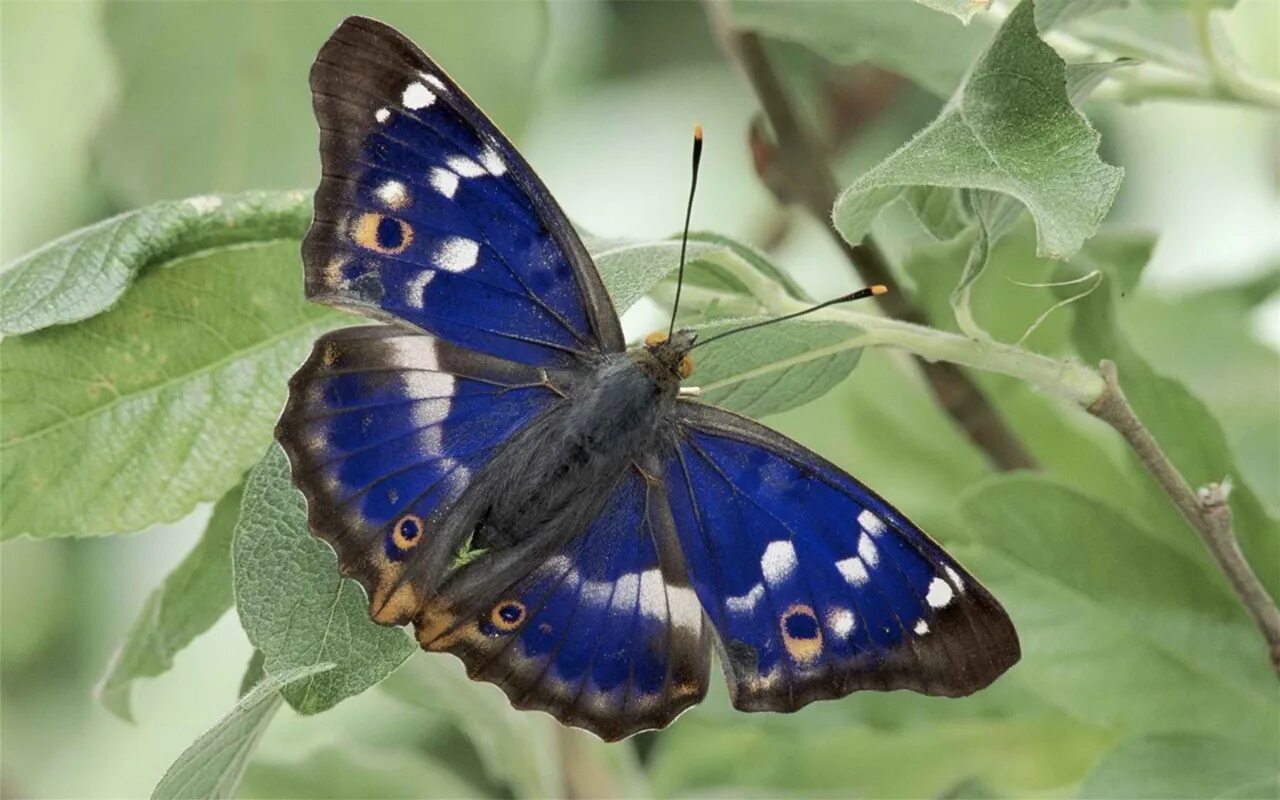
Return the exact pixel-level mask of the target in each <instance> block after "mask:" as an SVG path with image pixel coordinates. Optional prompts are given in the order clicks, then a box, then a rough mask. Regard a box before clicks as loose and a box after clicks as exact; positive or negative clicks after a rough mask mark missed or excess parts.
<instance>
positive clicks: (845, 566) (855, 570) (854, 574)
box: [836, 556, 871, 586]
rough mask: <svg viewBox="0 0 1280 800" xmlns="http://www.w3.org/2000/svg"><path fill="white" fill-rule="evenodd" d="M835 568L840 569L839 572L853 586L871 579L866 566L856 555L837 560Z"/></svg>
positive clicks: (860, 584) (861, 584)
mask: <svg viewBox="0 0 1280 800" xmlns="http://www.w3.org/2000/svg"><path fill="white" fill-rule="evenodd" d="M836 569H838V570H840V574H841V575H843V576H844V579H845V580H846V581H848V582H849V583H850V584H852V585H853V586H863V585H864V584H866V582H867V581H869V580H871V576H870V575H868V574H867V568H866V566H865V565H864V564H863V563H862V559H860V558H858V557H857V556H853V557H852V558H846V559H844V560H843V561H837V562H836Z"/></svg>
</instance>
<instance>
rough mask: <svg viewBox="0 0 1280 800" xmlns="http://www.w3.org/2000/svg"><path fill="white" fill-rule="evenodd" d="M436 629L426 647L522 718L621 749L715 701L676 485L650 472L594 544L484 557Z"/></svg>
mask: <svg viewBox="0 0 1280 800" xmlns="http://www.w3.org/2000/svg"><path fill="white" fill-rule="evenodd" d="M538 551H542V552H538ZM530 565H533V566H532V568H531V567H530ZM423 619H424V621H425V622H424V624H420V625H419V628H418V638H419V641H420V642H421V643H422V646H423V647H425V648H426V649H428V650H443V651H448V652H452V653H453V654H455V655H456V656H458V658H460V659H461V660H462V661H463V662H464V663H465V664H466V665H467V672H468V674H469V675H470V676H471V677H472V678H473V679H476V680H484V681H489V682H492V683H495V684H497V685H498V686H499V687H501V688H502V689H503V691H505V692H506V693H507V695H508V697H510V699H511V701H512V704H513V705H515V706H516V707H517V708H526V709H527V708H533V709H540V710H543V711H546V712H548V713H550V714H552V715H553V716H554V717H555V718H556V719H558V720H560V721H561V722H564V723H565V724H568V725H574V726H577V727H582V728H586V729H587V730H590V731H592V732H593V733H595V734H597V735H598V736H600V737H601V738H603V739H605V740H607V741H615V740H618V739H621V738H624V737H626V736H629V735H631V734H633V733H635V732H637V731H640V730H645V729H649V728H661V727H664V726H666V725H667V724H669V723H670V722H671V720H673V719H675V717H676V716H677V715H679V714H680V713H681V712H682V711H684V710H685V709H687V708H689V707H690V706H692V705H694V704H696V703H698V702H699V701H701V699H702V698H703V696H704V695H705V694H706V689H707V674H708V670H709V663H710V662H709V658H710V647H711V630H710V627H709V626H708V625H707V623H706V620H705V616H704V615H703V613H702V609H701V607H700V606H699V603H698V598H697V596H696V595H695V594H694V592H693V590H692V588H691V587H690V584H689V581H688V576H687V573H686V572H685V569H684V565H683V562H682V560H681V557H680V549H679V546H678V545H677V543H676V541H675V531H674V527H673V522H672V520H671V517H670V513H669V510H668V505H667V502H666V499H665V492H664V488H663V486H662V484H661V482H656V483H654V482H650V481H648V480H646V478H645V477H643V476H642V474H641V473H640V472H639V471H638V470H637V471H628V472H627V473H626V474H625V475H624V476H623V478H622V479H621V481H620V482H619V484H618V485H617V486H616V487H615V488H614V490H613V492H612V494H611V496H610V498H609V500H608V501H607V503H606V504H605V505H604V507H603V508H602V509H601V513H600V514H599V515H598V516H596V517H595V519H594V520H593V521H592V522H590V524H588V525H587V527H586V530H585V531H583V532H581V533H580V535H577V536H569V537H567V538H566V540H565V541H562V542H561V543H560V544H559V546H556V547H554V548H550V549H548V548H547V547H546V545H545V543H544V542H540V541H537V540H535V541H531V542H527V543H525V544H522V545H517V546H516V547H515V548H513V549H511V550H507V551H502V552H498V553H494V554H492V555H490V556H481V557H480V558H479V559H477V560H476V561H474V562H472V563H470V564H468V565H467V566H465V567H463V568H461V569H460V570H458V571H457V572H456V573H455V574H454V575H453V576H451V577H450V579H449V580H448V582H446V584H445V585H444V586H443V587H442V589H441V592H440V594H439V597H438V598H437V599H436V600H434V601H433V602H432V603H431V604H429V605H428V606H427V608H426V609H425V610H424V612H423Z"/></svg>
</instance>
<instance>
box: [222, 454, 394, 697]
mask: <svg viewBox="0 0 1280 800" xmlns="http://www.w3.org/2000/svg"><path fill="white" fill-rule="evenodd" d="M231 558H232V569H233V572H234V575H235V598H236V609H237V610H238V611H239V612H240V622H241V624H242V625H243V626H244V631H245V633H246V634H248V636H249V641H250V642H251V643H252V644H253V646H254V647H256V648H258V649H259V650H261V651H262V654H263V656H264V659H265V661H264V664H265V667H266V671H267V673H268V674H273V673H277V672H282V671H285V670H293V669H299V668H302V667H308V666H311V665H314V664H319V663H331V664H333V669H331V670H329V671H327V672H325V673H324V674H323V675H315V676H313V677H311V678H309V679H308V680H305V681H300V682H298V683H296V684H294V685H291V686H289V687H287V688H286V689H285V690H284V695H285V699H287V700H288V701H289V705H291V706H293V707H294V708H295V709H297V710H298V711H299V712H301V713H303V714H314V713H316V712H319V711H324V710H325V709H328V708H331V707H333V706H334V705H336V704H337V703H340V702H341V701H342V700H344V699H346V698H348V697H351V696H352V695H356V694H359V693H360V692H363V691H364V690H365V689H368V688H369V687H370V686H373V685H374V684H376V683H378V682H379V681H381V680H382V679H383V678H385V677H386V676H387V675H389V674H390V673H391V672H392V671H393V670H394V669H395V668H396V667H398V666H399V665H400V663H401V662H403V661H404V660H405V659H406V658H408V657H409V655H410V654H411V653H413V652H414V650H416V649H417V647H416V645H415V644H414V642H413V640H412V639H410V638H409V637H408V636H406V635H405V632H404V631H403V630H402V629H400V628H387V627H383V626H381V625H378V624H377V623H375V622H374V621H373V620H371V619H370V618H369V603H368V600H367V599H366V598H365V596H364V592H363V591H362V590H361V589H360V586H359V584H357V583H355V582H354V581H349V580H346V579H344V578H343V577H342V575H341V574H340V573H339V572H338V558H337V556H336V555H334V552H333V550H332V548H330V547H329V546H328V545H327V544H325V543H324V542H322V541H320V540H319V539H316V538H313V537H312V536H311V534H310V533H309V532H308V529H307V512H306V501H305V500H304V499H303V497H302V493H301V492H299V491H298V490H297V489H295V488H294V486H293V483H292V482H291V481H290V478H289V462H288V459H286V458H285V455H284V451H283V450H281V449H280V447H279V446H277V445H272V446H271V448H270V450H269V451H268V452H267V455H266V457H265V458H263V459H262V461H261V463H259V464H258V466H256V467H254V469H253V471H252V472H251V473H250V474H249V479H248V484H247V485H246V487H245V493H244V506H243V510H242V511H241V514H240V521H239V523H238V524H237V525H236V533H235V541H234V544H233V545H232V549H231Z"/></svg>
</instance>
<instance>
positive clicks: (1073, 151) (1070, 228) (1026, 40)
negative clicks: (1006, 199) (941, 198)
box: [833, 0, 1123, 258]
mask: <svg viewBox="0 0 1280 800" xmlns="http://www.w3.org/2000/svg"><path fill="white" fill-rule="evenodd" d="M1065 81H1066V78H1065V66H1064V64H1063V62H1062V59H1061V58H1060V57H1059V56H1058V55H1057V53H1055V52H1054V51H1053V49H1052V48H1051V47H1049V46H1048V45H1047V44H1045V43H1044V42H1042V41H1041V40H1040V37H1039V35H1038V34H1037V32H1036V26H1035V20H1034V17H1033V7H1032V4H1031V2H1029V0H1028V1H1027V2H1023V3H1021V4H1019V6H1018V7H1017V8H1016V9H1014V11H1013V13H1011V14H1010V15H1009V18H1008V19H1007V20H1006V21H1005V24H1004V25H1003V26H1002V27H1001V29H1000V31H999V33H998V34H997V35H996V38H995V40H994V41H993V42H992V43H991V46H990V47H989V48H988V49H987V51H986V52H985V53H983V55H982V56H981V57H980V58H979V59H978V61H977V63H976V64H975V65H974V68H973V71H972V72H971V73H970V74H969V76H968V78H967V79H966V80H965V83H964V85H963V86H962V87H961V88H960V89H959V90H958V91H957V92H956V94H955V96H954V97H952V99H951V101H950V102H949V103H948V104H947V106H946V108H944V109H943V111H942V113H941V114H940V115H939V116H938V118H937V119H935V120H934V121H933V122H932V123H930V124H929V126H927V127H926V128H925V129H924V130H922V131H921V132H920V133H919V134H917V135H916V137H915V138H914V139H912V140H911V141H910V142H908V143H907V144H906V145H904V146H903V147H902V149H900V150H899V151H898V152H896V153H894V154H893V155H891V156H889V157H888V158H887V159H885V160H884V161H882V162H880V164H878V165H877V166H875V167H874V168H872V169H871V170H869V171H868V172H866V173H864V174H863V175H862V176H860V177H859V178H858V179H857V180H856V181H854V182H853V184H851V185H850V186H849V187H848V188H846V189H845V190H844V192H843V193H842V194H841V195H840V197H839V198H838V199H837V201H836V205H835V209H834V211H833V219H834V221H835V224H836V227H837V228H839V229H840V232H841V233H842V234H843V235H844V237H845V238H846V239H847V240H848V241H850V242H858V241H861V239H862V237H863V236H864V235H865V234H866V232H867V230H868V228H869V227H870V225H871V223H872V221H873V220H874V219H875V217H876V216H877V215H878V214H879V212H880V210H881V209H882V208H883V207H884V206H885V205H886V204H888V203H890V202H892V201H893V200H896V199H897V198H898V197H900V196H901V195H902V192H903V191H904V190H905V189H906V188H908V187H912V186H941V187H952V188H971V189H985V190H989V191H992V192H998V193H1000V194H1003V195H1008V196H1011V197H1013V198H1015V199H1016V200H1017V201H1018V202H1019V203H1021V204H1022V205H1024V206H1026V207H1027V209H1028V210H1029V211H1030V212H1031V215H1032V217H1033V218H1034V219H1035V222H1036V230H1037V233H1038V238H1039V252H1040V254H1041V255H1044V256H1049V257H1053V258H1066V257H1069V256H1070V255H1071V254H1072V253H1074V252H1076V251H1077V250H1079V249H1080V246H1081V245H1082V244H1083V243H1084V241H1085V240H1086V239H1088V238H1089V237H1090V236H1092V235H1093V233H1094V231H1095V230H1097V227H1098V223H1099V222H1101V220H1102V218H1103V216H1105V215H1106V212H1107V210H1108V209H1109V208H1110V207H1111V202H1112V200H1113V199H1114V198H1115V194H1116V191H1117V190H1118V189H1119V187H1120V180H1121V177H1122V176H1123V171H1122V170H1120V169H1118V168H1116V167H1112V166H1109V165H1107V164H1105V163H1103V162H1102V160H1101V159H1099V158H1098V154H1097V147H1098V134H1097V132H1096V131H1094V130H1093V128H1092V127H1091V126H1090V125H1089V123H1088V121H1087V120H1085V118H1084V117H1082V116H1081V115H1080V113H1079V112H1078V111H1076V109H1075V107H1074V106H1073V105H1072V104H1071V101H1070V98H1069V97H1068V96H1067V92H1066V83H1065Z"/></svg>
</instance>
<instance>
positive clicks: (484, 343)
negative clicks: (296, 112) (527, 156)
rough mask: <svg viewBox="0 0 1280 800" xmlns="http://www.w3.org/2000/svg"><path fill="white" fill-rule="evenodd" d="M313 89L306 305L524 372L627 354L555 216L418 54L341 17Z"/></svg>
mask: <svg viewBox="0 0 1280 800" xmlns="http://www.w3.org/2000/svg"><path fill="white" fill-rule="evenodd" d="M311 88H312V97H313V105H314V108H315V114H316V118H317V120H318V122H319V125H320V153H321V161H322V165H323V178H322V180H321V183H320V188H319V189H318V190H317V192H316V198H315V219H314V222H313V224H312V226H311V229H310V231H309V232H308V233H307V237H306V240H305V241H304V242H303V248H302V253H303V261H304V262H305V265H306V286H307V293H308V296H309V297H311V298H312V299H315V300H318V301H320V302H324V303H329V304H332V305H336V306H339V307H343V308H347V309H350V310H354V311H357V312H359V313H363V314H366V315H371V316H374V317H377V318H382V319H394V320H401V321H403V322H407V323H410V324H412V325H414V326H416V327H418V328H420V329H422V330H424V331H426V332H428V333H430V334H432V335H434V336H437V337H440V338H442V339H445V340H447V341H449V342H451V343H453V344H455V345H459V346H461V347H465V348H468V349H471V350H475V351H478V352H482V353H487V354H490V355H494V356H498V357H501V358H506V359H509V360H512V361H516V362H519V363H523V364H535V365H542V366H556V365H559V366H567V365H570V364H572V363H574V360H575V358H574V357H575V354H580V353H584V352H592V351H620V350H622V349H623V348H624V341H623V338H622V331H621V328H620V326H619V323H618V318H617V314H616V313H615V312H614V309H613V306H612V303H611V302H610V300H609V296H608V294H607V293H606V291H605V289H604V286H603V284H602V283H601V281H600V277H599V274H598V272H597V270H596V268H595V266H594V264H593V263H592V261H591V258H590V256H589V255H588V254H587V251H586V249H585V248H584V247H583V245H582V242H581V241H580V240H579V238H578V236H577V234H576V233H575V232H574V230H573V228H572V226H571V225H570V224H569V222H568V220H567V219H566V218H565V216H564V213H563V212H562V211H561V210H560V208H559V207H558V206H557V205H556V202H555V200H554V199H552V197H551V195H550V193H549V192H548V191H547V189H546V187H545V186H544V185H543V184H542V182H541V180H539V179H538V176H537V175H535V174H534V172H533V169H532V168H531V167H530V166H529V165H528V164H527V163H526V162H525V160H524V159H523V158H522V157H521V156H520V154H519V153H518V152H517V151H516V149H515V147H513V146H512V145H511V143H510V142H508V141H507V139H506V137H504V136H503V135H502V134H501V133H500V132H499V131H498V129H497V128H496V127H495V126H494V125H493V123H492V122H490V121H489V120H488V118H486V117H485V115H484V114H483V112H481V111H480V110H479V109H478V108H477V107H476V106H475V104H474V103H472V102H471V100H470V98H468V97H467V96H466V94H464V93H463V91H462V90H461V89H460V88H458V86H457V85H456V84H455V83H454V82H453V81H452V80H451V79H450V78H449V76H448V75H447V74H445V72H444V71H443V70H442V69H440V68H439V67H438V66H437V65H436V64H435V63H434V62H432V61H431V59H430V58H428V57H427V56H426V55H425V54H424V53H423V52H422V51H421V50H419V49H418V48H417V46H415V45H414V44H413V43H412V42H410V41H409V40H408V39H406V38H405V37H404V36H402V35H401V34H400V33H398V32H397V31H395V30H394V29H392V28H390V27H388V26H386V25H384V24H382V23H380V22H376V21H374V20H370V19H365V18H361V17H351V18H349V19H347V20H346V21H345V22H343V23H342V25H341V26H340V27H339V28H338V30H337V31H336V32H334V34H333V35H332V37H330V39H329V40H328V42H326V43H325V45H324V47H323V48H322V49H321V50H320V54H319V56H318V57H317V59H316V62H315V65H314V66H313V67H312V71H311Z"/></svg>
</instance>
